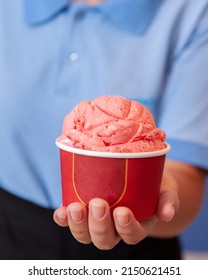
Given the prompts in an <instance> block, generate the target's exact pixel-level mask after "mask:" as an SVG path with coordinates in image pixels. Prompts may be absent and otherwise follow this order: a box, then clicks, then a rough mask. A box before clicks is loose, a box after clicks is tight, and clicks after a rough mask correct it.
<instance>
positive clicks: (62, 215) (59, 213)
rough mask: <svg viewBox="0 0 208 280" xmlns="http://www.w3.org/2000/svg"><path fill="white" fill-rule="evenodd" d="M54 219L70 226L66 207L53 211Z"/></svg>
mask: <svg viewBox="0 0 208 280" xmlns="http://www.w3.org/2000/svg"><path fill="white" fill-rule="evenodd" d="M53 219H54V221H55V222H56V223H57V224H58V225H59V226H61V227H66V226H68V221H67V213H66V207H63V206H61V207H59V208H58V209H56V210H55V211H54V213H53Z"/></svg>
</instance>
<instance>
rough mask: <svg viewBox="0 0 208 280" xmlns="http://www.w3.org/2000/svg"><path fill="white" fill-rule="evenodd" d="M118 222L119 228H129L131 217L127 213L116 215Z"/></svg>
mask: <svg viewBox="0 0 208 280" xmlns="http://www.w3.org/2000/svg"><path fill="white" fill-rule="evenodd" d="M116 220H117V223H118V224H119V226H127V225H128V224H129V215H128V214H127V213H122V212H119V213H116Z"/></svg>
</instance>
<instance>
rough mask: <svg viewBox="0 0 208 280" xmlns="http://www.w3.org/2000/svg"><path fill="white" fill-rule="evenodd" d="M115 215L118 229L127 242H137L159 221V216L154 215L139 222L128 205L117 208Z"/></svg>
mask: <svg viewBox="0 0 208 280" xmlns="http://www.w3.org/2000/svg"><path fill="white" fill-rule="evenodd" d="M113 215H114V221H115V227H116V230H117V232H118V234H119V235H120V237H121V238H122V240H123V241H124V242H125V243H127V244H137V243H138V242H140V241H141V240H143V239H144V238H145V237H146V236H147V235H148V233H149V231H150V229H151V227H152V226H153V225H154V223H155V222H156V221H157V218H156V217H153V218H151V219H148V220H146V221H142V222H138V221H137V220H136V219H135V218H134V215H133V213H132V212H131V211H130V209H128V208H126V207H118V208H116V209H115V210H114V213H113Z"/></svg>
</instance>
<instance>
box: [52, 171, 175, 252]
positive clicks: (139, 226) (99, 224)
mask: <svg viewBox="0 0 208 280" xmlns="http://www.w3.org/2000/svg"><path fill="white" fill-rule="evenodd" d="M178 204H179V203H178V197H177V188H176V184H175V181H174V180H173V178H172V177H171V176H170V175H169V174H166V173H165V175H164V176H163V181H162V185H161V195H160V200H159V204H158V210H157V215H156V216H154V217H152V218H150V219H148V220H145V221H140V222H139V221H137V220H136V219H135V218H134V215H133V213H132V212H131V210H130V209H128V208H126V207H117V208H116V209H115V210H114V212H113V217H112V215H111V214H110V207H109V205H108V203H107V202H106V201H104V200H102V199H99V198H95V199H92V200H91V201H90V203H89V209H88V210H87V208H86V207H85V206H84V205H83V204H81V203H79V202H74V203H72V204H70V205H69V206H68V207H67V208H66V207H60V208H58V209H57V210H56V211H55V212H54V220H55V222H56V223H57V224H58V225H60V226H69V228H70V230H71V233H72V235H73V236H74V237H75V238H76V239H77V240H78V241H79V242H81V243H84V244H89V243H91V242H93V243H94V245H95V246H96V247H97V248H99V249H102V250H109V249H112V248H113V247H114V246H115V245H116V244H117V243H118V242H119V241H120V240H121V239H123V241H124V242H125V243H127V244H136V243H138V242H140V241H141V240H143V239H144V238H145V237H146V236H147V235H148V234H149V233H151V231H152V229H153V227H154V225H155V223H156V222H157V221H158V219H160V220H162V221H166V222H169V221H170V220H171V219H172V218H173V216H174V213H175V212H176V210H177V208H178Z"/></svg>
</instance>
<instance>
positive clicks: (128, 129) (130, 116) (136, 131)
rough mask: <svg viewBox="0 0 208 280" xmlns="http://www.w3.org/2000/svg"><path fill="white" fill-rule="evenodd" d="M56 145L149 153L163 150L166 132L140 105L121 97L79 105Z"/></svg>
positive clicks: (69, 115) (68, 119)
mask: <svg viewBox="0 0 208 280" xmlns="http://www.w3.org/2000/svg"><path fill="white" fill-rule="evenodd" d="M58 141H59V142H61V143H63V144H66V145H69V146H72V147H75V148H80V149H84V150H92V151H108V152H150V151H157V150H161V149H164V148H165V147H166V146H165V143H164V141H165V132H164V131H163V130H161V129H159V128H157V127H156V125H155V121H154V118H153V116H152V114H151V112H150V111H149V110H148V109H147V108H146V107H145V106H143V105H142V104H140V103H139V102H137V101H134V100H128V99H126V98H124V97H121V96H100V97H98V98H96V99H94V100H93V101H92V102H89V101H82V102H80V103H79V104H78V105H77V106H75V107H74V109H73V110H72V111H71V112H70V113H69V114H67V115H66V117H65V119H64V122H63V131H62V135H61V137H60V138H59V140H58Z"/></svg>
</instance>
